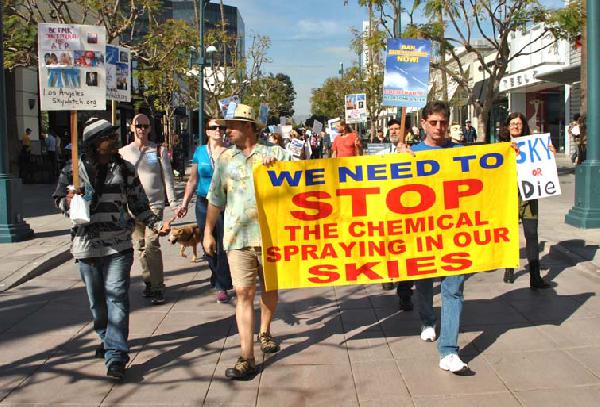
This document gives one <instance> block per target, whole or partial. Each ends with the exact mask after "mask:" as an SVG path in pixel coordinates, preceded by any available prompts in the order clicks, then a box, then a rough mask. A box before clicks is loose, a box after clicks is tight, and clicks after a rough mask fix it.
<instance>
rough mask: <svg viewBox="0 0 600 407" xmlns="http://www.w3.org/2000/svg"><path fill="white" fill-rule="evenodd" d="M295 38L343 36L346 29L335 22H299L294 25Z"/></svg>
mask: <svg viewBox="0 0 600 407" xmlns="http://www.w3.org/2000/svg"><path fill="white" fill-rule="evenodd" d="M296 29H297V33H296V34H297V37H298V38H307V37H315V36H317V37H320V38H323V37H327V36H331V35H339V34H345V33H346V31H347V27H345V26H343V25H342V24H340V22H339V21H335V20H312V19H311V20H306V19H304V20H300V21H298V23H297V24H296Z"/></svg>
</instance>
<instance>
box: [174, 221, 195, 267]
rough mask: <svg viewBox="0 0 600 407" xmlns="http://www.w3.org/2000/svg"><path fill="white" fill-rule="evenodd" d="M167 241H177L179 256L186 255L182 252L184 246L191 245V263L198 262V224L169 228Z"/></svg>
mask: <svg viewBox="0 0 600 407" xmlns="http://www.w3.org/2000/svg"><path fill="white" fill-rule="evenodd" d="M169 242H171V244H175V243H179V247H180V249H179V254H180V255H181V257H187V256H186V254H185V253H184V251H185V248H186V247H191V248H192V252H193V254H194V257H193V258H192V263H196V262H198V252H197V248H198V243H200V229H199V228H198V226H192V225H189V226H184V227H181V228H171V233H169Z"/></svg>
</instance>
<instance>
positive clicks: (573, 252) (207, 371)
mask: <svg viewBox="0 0 600 407" xmlns="http://www.w3.org/2000/svg"><path fill="white" fill-rule="evenodd" d="M564 171H565V172H568V171H570V170H569V169H568V168H567V169H565V170H564ZM561 184H562V186H563V196H562V197H558V198H552V199H547V200H543V201H541V204H540V205H541V217H540V240H541V241H546V242H547V244H546V250H545V253H544V255H543V258H542V264H543V266H544V267H545V270H544V274H546V275H547V278H548V279H549V280H552V281H553V282H555V283H556V284H557V286H556V287H555V288H554V289H552V290H546V291H540V292H533V291H531V290H529V289H528V288H527V286H528V278H527V276H526V275H525V274H524V273H523V272H522V271H520V272H518V273H517V280H516V282H515V284H514V285H506V284H503V283H501V278H502V276H501V273H500V272H493V273H480V274H477V275H474V276H472V277H471V278H469V279H468V281H467V283H466V288H465V307H464V311H463V319H462V329H463V332H462V333H461V335H460V345H461V348H462V352H461V354H462V356H463V357H464V358H465V359H466V360H467V361H468V362H469V364H470V366H471V367H472V369H473V370H474V371H475V373H476V374H475V375H474V376H471V377H457V376H453V375H451V374H448V373H447V372H443V371H441V370H440V369H439V368H438V367H437V352H436V348H435V344H431V343H423V342H421V340H420V339H419V337H418V333H419V321H418V316H417V313H416V312H410V313H401V312H398V308H397V299H396V297H395V295H394V294H393V292H392V293H390V292H384V291H382V290H381V288H380V285H378V284H376V285H370V286H348V287H339V288H335V289H334V288H330V289H310V290H290V291H285V292H282V293H281V304H280V306H279V309H278V312H277V317H276V320H275V322H274V327H273V332H274V334H275V335H277V336H278V337H279V338H280V339H281V340H282V350H281V352H280V353H278V354H277V355H275V356H272V357H270V358H268V359H267V360H265V361H264V370H263V372H262V373H261V374H260V375H259V376H258V377H256V378H255V379H254V380H252V381H249V382H231V381H229V380H227V379H225V377H224V374H223V373H224V370H225V368H226V367H230V366H231V365H232V364H233V362H234V361H235V359H236V357H237V354H238V346H239V337H238V335H237V332H236V327H235V319H234V312H233V311H234V308H233V307H234V304H233V303H232V304H226V305H224V304H217V303H215V300H214V292H213V291H212V290H211V288H210V287H209V283H208V279H209V272H208V270H207V269H206V264H204V263H199V264H191V263H189V261H188V260H187V259H183V258H180V257H178V255H177V250H178V248H177V247H176V246H171V245H168V243H166V242H165V243H163V247H164V251H165V253H166V254H165V259H166V261H165V264H166V278H167V281H166V282H167V285H168V287H169V289H168V292H167V297H168V303H167V304H164V305H163V306H159V307H150V306H148V305H147V302H146V301H145V300H144V299H143V298H141V295H140V292H141V290H142V282H141V277H140V272H139V270H138V269H137V263H136V265H135V266H134V273H133V280H132V290H131V298H132V311H133V312H132V315H131V325H130V327H131V330H130V339H131V344H132V354H131V356H132V360H131V362H130V368H129V370H128V373H127V380H126V382H125V383H123V384H114V383H112V382H110V381H108V380H107V379H106V377H105V368H104V366H103V363H102V362H101V361H99V360H96V359H93V357H92V354H93V350H94V347H95V345H96V344H97V339H96V338H95V335H94V333H93V332H92V330H91V325H90V323H89V321H90V316H89V310H88V305H87V299H86V296H85V292H84V288H83V285H82V283H81V282H80V280H79V276H78V271H77V268H76V266H75V264H73V263H72V262H68V263H66V264H64V265H62V266H60V267H57V268H56V269H54V270H52V271H50V272H48V273H46V274H44V275H42V276H40V277H36V278H35V279H33V280H30V281H28V282H26V283H24V284H22V285H20V286H18V287H16V288H13V289H11V290H9V291H6V292H4V293H0V405H14V406H16V405H33V404H36V405H52V406H55V405H61V404H62V405H65V404H69V405H94V406H101V405H102V406H108V405H144V406H154V405H168V406H174V405H189V406H197V405H206V406H217V405H222V406H281V405H285V406H289V407H292V406H305V405H311V406H358V405H360V406H371V405H373V406H378V407H379V406H388V405H390V406H392V405H393V406H404V405H406V406H413V405H416V406H430V405H447V406H454V405H456V406H476V405H485V406H486V407H487V406H539V405H544V406H563V405H565V404H567V403H569V404H571V405H575V406H596V405H597V404H598V402H597V400H598V398H599V397H600V345H598V340H597V338H598V336H599V335H600V300H599V299H598V298H597V297H596V295H595V293H596V292H598V291H599V289H600V277H599V275H598V274H597V273H596V272H594V270H596V269H595V267H596V266H597V264H598V262H597V259H598V254H597V253H598V250H597V248H598V243H599V242H600V238H599V237H600V232H599V231H597V230H595V231H594V230H588V231H583V230H579V229H576V228H572V227H570V226H568V225H565V224H564V213H565V212H566V211H567V210H568V209H569V208H570V206H571V205H572V196H573V195H572V193H573V185H574V177H573V176H572V175H568V174H567V175H564V176H563V177H561ZM191 212H193V211H190V215H188V218H187V221H191V219H192V216H193V215H191ZM40 219H41V218H40ZM50 239H52V237H50ZM163 242H164V241H163ZM558 243H560V244H559V245H557V244H558ZM167 245H168V246H167ZM556 247H560V248H561V249H562V248H564V249H565V250H566V251H567V253H565V252H562V251H560V250H558V249H556ZM552 248H555V250H554V251H553V250H552ZM557 250H558V251H557ZM564 254H566V255H564ZM563 255H564V256H563ZM436 306H438V312H439V296H436ZM256 351H257V355H260V351H259V350H258V347H257V349H256Z"/></svg>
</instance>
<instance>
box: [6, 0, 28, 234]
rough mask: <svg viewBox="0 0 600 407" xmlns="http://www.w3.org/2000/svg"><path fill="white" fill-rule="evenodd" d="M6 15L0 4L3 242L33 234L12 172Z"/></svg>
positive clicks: (19, 181) (17, 179)
mask: <svg viewBox="0 0 600 407" xmlns="http://www.w3.org/2000/svg"><path fill="white" fill-rule="evenodd" d="M3 18H4V16H3V15H2V7H0V243H11V242H18V241H21V240H26V239H29V238H31V237H33V230H31V229H30V228H29V225H28V224H27V223H25V222H24V221H23V214H22V213H21V208H22V197H21V180H20V179H19V178H15V177H13V176H12V175H10V173H9V165H8V135H7V129H6V94H5V86H4V85H5V84H4V23H3Z"/></svg>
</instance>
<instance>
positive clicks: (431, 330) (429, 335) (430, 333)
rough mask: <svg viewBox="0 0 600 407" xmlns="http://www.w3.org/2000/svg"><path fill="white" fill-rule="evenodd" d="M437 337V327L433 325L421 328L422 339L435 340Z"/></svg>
mask: <svg viewBox="0 0 600 407" xmlns="http://www.w3.org/2000/svg"><path fill="white" fill-rule="evenodd" d="M436 338H437V335H436V334H435V327H433V326H424V327H423V328H421V340H423V341H425V342H433V341H435V340H436Z"/></svg>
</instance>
